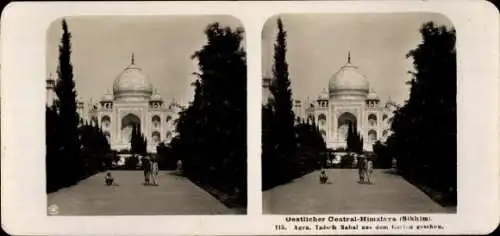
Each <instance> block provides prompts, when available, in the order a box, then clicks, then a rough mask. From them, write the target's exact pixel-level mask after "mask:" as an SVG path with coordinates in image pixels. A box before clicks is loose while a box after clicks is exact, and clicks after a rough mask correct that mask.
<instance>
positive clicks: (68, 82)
mask: <svg viewBox="0 0 500 236" xmlns="http://www.w3.org/2000/svg"><path fill="white" fill-rule="evenodd" d="M62 30H63V34H62V37H61V43H60V45H59V65H58V68H57V76H58V80H57V85H56V88H55V91H56V94H57V97H58V101H59V102H58V106H59V122H60V124H59V126H60V130H61V133H60V135H61V140H62V155H63V157H64V162H66V168H67V170H68V173H66V174H65V175H64V176H66V177H67V179H68V180H69V181H72V182H74V181H77V180H78V179H79V178H78V177H79V176H82V173H83V169H82V167H83V165H82V164H83V163H82V160H81V158H80V156H79V155H78V152H79V146H80V145H79V140H78V121H79V117H78V114H77V112H76V90H75V82H74V80H73V65H72V63H71V33H70V32H69V30H68V24H67V23H66V20H63V21H62ZM71 176H73V177H74V178H72V177H71Z"/></svg>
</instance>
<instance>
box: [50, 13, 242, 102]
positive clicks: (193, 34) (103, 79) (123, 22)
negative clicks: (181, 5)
mask: <svg viewBox="0 0 500 236" xmlns="http://www.w3.org/2000/svg"><path fill="white" fill-rule="evenodd" d="M67 22H68V27H69V30H70V32H71V34H72V41H71V42H72V51H73V52H72V57H71V61H72V63H73V66H74V70H73V72H74V74H75V82H76V87H77V92H78V96H79V97H81V98H83V100H84V101H85V102H86V103H87V102H88V101H89V99H90V98H92V100H93V101H96V100H98V99H100V98H101V97H102V95H104V94H105V93H106V92H107V91H109V92H110V93H112V91H113V81H114V80H115V78H116V77H117V76H118V74H119V73H120V72H121V71H122V70H123V69H124V68H125V67H126V66H127V65H129V64H130V61H131V54H132V52H134V54H135V64H136V65H138V66H139V67H141V68H142V69H143V72H144V73H145V74H146V75H147V76H149V80H150V82H151V83H152V85H153V87H154V88H155V89H157V91H158V92H159V93H160V94H161V96H162V98H163V100H164V101H166V102H169V101H171V100H172V98H173V97H175V99H176V101H178V102H180V103H181V104H183V105H187V103H188V102H189V101H191V100H192V97H193V94H194V91H193V90H194V89H193V87H192V86H191V85H190V84H191V83H192V82H193V81H194V77H193V75H192V73H193V72H196V71H198V65H197V63H198V61H197V60H196V59H195V60H192V59H191V55H192V54H193V53H194V52H195V51H197V50H199V49H201V48H202V47H203V45H205V43H206V37H205V34H204V30H205V28H206V27H207V25H208V24H210V23H213V22H219V23H220V24H221V25H223V26H230V27H232V28H233V29H236V27H240V26H241V23H240V22H239V21H238V20H237V19H236V18H233V17H230V16H128V17H127V16H115V17H112V16H106V17H95V16H94V17H90V16H81V17H70V18H67ZM61 34H62V29H61V20H57V21H55V22H53V23H52V25H51V26H50V28H49V29H48V31H47V37H48V44H47V76H48V75H49V73H52V75H53V76H54V77H55V76H56V74H57V73H56V71H57V64H58V55H59V51H58V45H59V43H60V37H61ZM242 44H244V42H243V43H242ZM242 46H244V45H242ZM85 107H87V105H85Z"/></svg>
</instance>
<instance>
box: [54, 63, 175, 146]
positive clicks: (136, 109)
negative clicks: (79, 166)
mask: <svg viewBox="0 0 500 236" xmlns="http://www.w3.org/2000/svg"><path fill="white" fill-rule="evenodd" d="M46 84H47V87H46V90H47V103H48V104H47V105H49V106H51V105H52V104H53V102H54V100H55V99H56V96H55V84H56V81H55V79H54V78H52V76H49V78H48V79H47V80H46ZM181 110H182V107H181V106H180V105H179V104H178V103H177V102H176V101H175V99H172V101H171V102H169V103H168V104H166V103H165V102H164V101H163V99H162V97H161V96H160V94H159V93H158V92H157V90H156V89H155V90H153V85H152V84H151V83H150V82H149V78H148V76H147V75H146V73H145V72H144V71H143V70H142V69H141V68H140V67H139V66H138V65H136V63H135V58H134V54H133V53H132V56H131V61H130V64H129V65H128V66H126V67H125V68H124V69H123V70H122V71H121V72H119V73H118V76H117V77H116V78H115V79H114V82H113V93H109V92H108V93H106V94H104V95H103V96H102V97H101V98H100V100H98V101H97V102H92V101H89V102H88V106H87V109H85V104H84V102H83V101H82V100H81V99H78V100H77V112H78V114H79V115H80V118H81V119H80V122H81V123H82V124H83V123H85V122H88V123H90V124H93V125H98V126H99V127H100V128H101V129H102V130H103V133H104V134H105V135H106V137H107V139H108V142H109V144H110V145H111V148H112V149H113V150H117V151H120V150H129V149H130V137H131V133H132V129H133V127H134V126H136V127H137V128H138V129H139V130H140V132H141V133H142V134H143V135H144V137H146V139H147V141H148V146H147V150H148V152H151V153H156V147H157V146H158V144H159V143H161V142H164V143H169V142H170V140H171V139H172V137H173V136H175V121H176V120H177V117H178V113H179V112H180V111H181Z"/></svg>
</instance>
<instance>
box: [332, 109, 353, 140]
mask: <svg viewBox="0 0 500 236" xmlns="http://www.w3.org/2000/svg"><path fill="white" fill-rule="evenodd" d="M337 124H338V127H337V132H338V133H337V135H338V138H339V141H346V139H347V131H348V130H349V124H351V125H352V128H353V130H355V131H357V130H358V128H357V127H358V123H357V119H356V116H354V115H353V114H351V113H349V112H344V113H342V115H340V116H339V118H338V121H337Z"/></svg>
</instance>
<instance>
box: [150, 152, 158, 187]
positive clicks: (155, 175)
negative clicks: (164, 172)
mask: <svg viewBox="0 0 500 236" xmlns="http://www.w3.org/2000/svg"><path fill="white" fill-rule="evenodd" d="M150 168H151V177H152V179H153V185H155V186H158V185H159V184H158V173H159V172H160V168H159V167H158V156H156V157H155V158H152V159H151V164H150Z"/></svg>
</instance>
